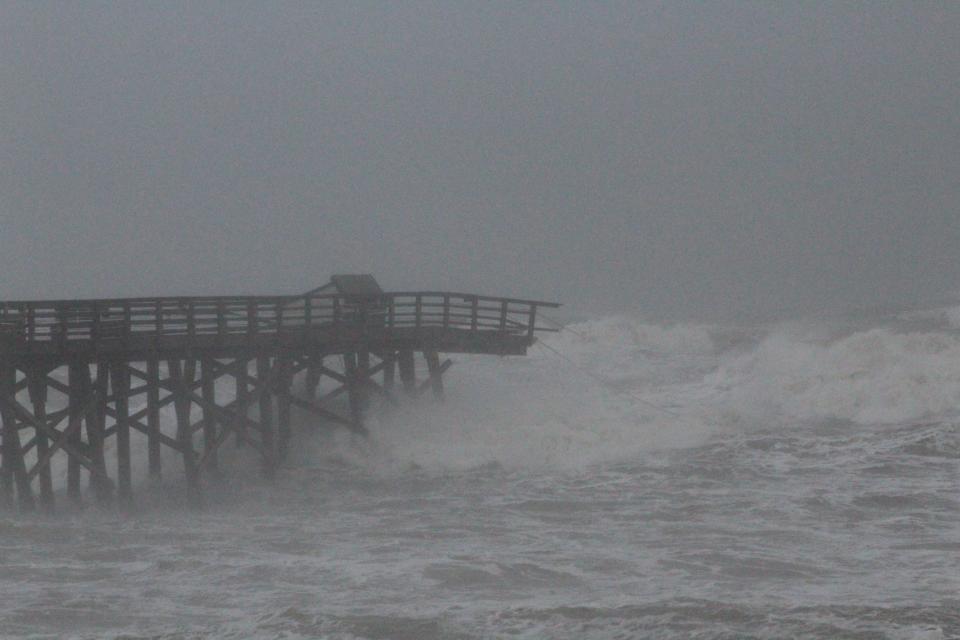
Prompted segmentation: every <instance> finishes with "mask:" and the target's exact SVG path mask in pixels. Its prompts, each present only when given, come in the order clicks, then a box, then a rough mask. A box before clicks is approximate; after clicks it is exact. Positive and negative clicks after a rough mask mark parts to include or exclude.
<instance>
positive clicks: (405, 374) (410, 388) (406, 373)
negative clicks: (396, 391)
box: [397, 349, 417, 398]
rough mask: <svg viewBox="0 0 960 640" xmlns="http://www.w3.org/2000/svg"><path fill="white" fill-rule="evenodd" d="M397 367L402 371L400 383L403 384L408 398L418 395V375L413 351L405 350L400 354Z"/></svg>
mask: <svg viewBox="0 0 960 640" xmlns="http://www.w3.org/2000/svg"><path fill="white" fill-rule="evenodd" d="M397 365H398V367H399V369H400V381H401V382H402V383H403V390H404V392H406V394H407V395H408V396H410V397H411V398H412V397H416V395H417V375H416V369H415V368H414V364H413V351H410V350H407V349H404V350H403V351H401V352H400V353H399V354H398V357H397Z"/></svg>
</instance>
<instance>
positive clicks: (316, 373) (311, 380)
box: [304, 356, 323, 400]
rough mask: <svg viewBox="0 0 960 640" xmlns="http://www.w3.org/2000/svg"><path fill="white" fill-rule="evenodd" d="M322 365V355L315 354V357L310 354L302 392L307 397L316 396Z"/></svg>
mask: <svg viewBox="0 0 960 640" xmlns="http://www.w3.org/2000/svg"><path fill="white" fill-rule="evenodd" d="M322 366H323V356H317V357H316V359H314V357H312V356H311V358H310V362H309V363H308V364H307V375H306V376H305V377H304V394H305V395H306V396H307V398H308V399H310V400H313V399H314V398H316V397H317V387H318V386H319V385H320V367H322Z"/></svg>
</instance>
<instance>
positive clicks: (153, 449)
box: [147, 356, 161, 481]
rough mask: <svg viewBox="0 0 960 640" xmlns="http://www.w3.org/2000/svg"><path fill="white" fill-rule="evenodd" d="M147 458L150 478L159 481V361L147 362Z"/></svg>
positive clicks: (149, 360)
mask: <svg viewBox="0 0 960 640" xmlns="http://www.w3.org/2000/svg"><path fill="white" fill-rule="evenodd" d="M147 458H148V460H149V468H150V477H151V478H153V479H154V480H155V481H156V480H160V475H161V462H160V361H159V360H158V359H157V357H156V356H150V358H149V359H148V360H147Z"/></svg>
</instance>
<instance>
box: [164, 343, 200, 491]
mask: <svg viewBox="0 0 960 640" xmlns="http://www.w3.org/2000/svg"><path fill="white" fill-rule="evenodd" d="M167 368H168V369H169V371H170V381H171V382H172V383H173V388H174V391H173V393H174V394H176V398H175V399H174V401H173V408H174V411H175V412H176V414H177V444H179V445H180V447H181V453H182V455H183V472H184V475H185V476H186V479H187V489H188V491H189V493H190V496H191V498H192V499H193V500H195V501H196V500H199V498H200V476H199V474H198V473H197V459H196V454H195V453H194V451H193V428H192V425H191V424H190V408H191V406H192V404H193V403H192V400H191V399H190V396H189V395H188V389H189V386H190V384H191V383H192V382H193V374H194V370H195V368H196V361H195V360H193V359H189V358H188V359H187V360H185V361H184V366H183V368H182V369H181V367H180V360H179V359H172V360H168V361H167Z"/></svg>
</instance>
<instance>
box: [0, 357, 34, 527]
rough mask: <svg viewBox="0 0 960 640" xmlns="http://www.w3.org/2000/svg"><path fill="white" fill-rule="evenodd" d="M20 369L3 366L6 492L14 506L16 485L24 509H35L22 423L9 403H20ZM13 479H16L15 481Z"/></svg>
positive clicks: (0, 380) (0, 405) (1, 392)
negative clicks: (21, 434) (23, 443)
mask: <svg viewBox="0 0 960 640" xmlns="http://www.w3.org/2000/svg"><path fill="white" fill-rule="evenodd" d="M16 382H17V370H16V369H15V368H14V367H12V366H10V365H7V364H3V365H0V395H2V396H3V400H4V401H3V402H2V403H0V409H2V412H0V417H2V419H3V468H4V472H5V473H4V483H5V489H4V493H5V494H6V498H7V501H8V504H9V505H10V506H12V505H13V487H14V486H16V489H17V491H16V493H17V504H18V505H19V507H20V510H21V511H23V512H29V511H33V510H34V501H33V489H31V487H30V479H29V478H28V477H27V467H26V463H25V462H24V459H23V448H22V447H21V445H20V425H19V423H18V421H17V419H16V415H15V411H13V407H12V405H11V404H9V403H15V402H16V395H17V394H16ZM11 480H12V482H11Z"/></svg>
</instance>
